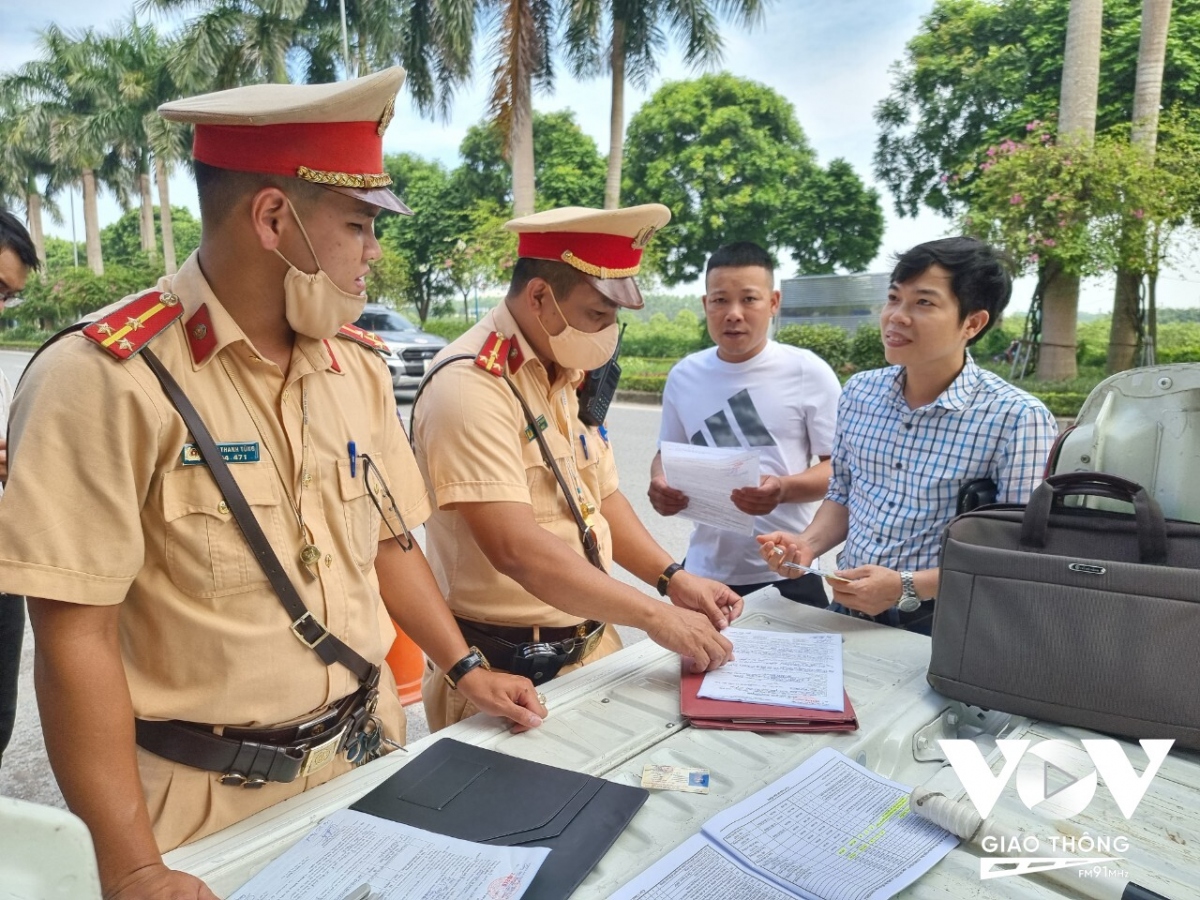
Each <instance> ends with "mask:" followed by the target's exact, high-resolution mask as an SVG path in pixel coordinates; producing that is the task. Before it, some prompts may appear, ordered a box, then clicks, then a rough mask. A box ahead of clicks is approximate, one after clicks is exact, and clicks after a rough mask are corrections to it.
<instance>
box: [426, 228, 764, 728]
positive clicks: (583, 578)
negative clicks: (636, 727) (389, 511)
mask: <svg viewBox="0 0 1200 900" xmlns="http://www.w3.org/2000/svg"><path fill="white" fill-rule="evenodd" d="M669 219H670V211H669V210H668V209H667V208H666V207H665V206H662V205H660V204H648V205H645V206H638V207H632V208H629V209H621V210H607V211H606V210H595V209H584V208H579V207H572V208H566V209H556V210H549V211H547V212H542V213H537V214H535V215H532V216H526V217H524V218H521V219H514V220H513V221H511V222H509V223H507V225H506V226H505V227H506V228H507V229H509V230H510V231H515V232H517V234H518V236H519V237H518V241H519V244H518V254H517V255H518V257H519V258H518V261H517V264H516V267H515V269H514V272H513V277H512V283H511V286H510V287H509V291H508V295H507V297H506V298H505V301H504V302H503V303H502V304H501V305H500V306H498V307H497V308H496V309H494V310H493V311H492V312H490V313H489V314H488V315H487V316H485V317H484V318H483V319H482V320H481V321H480V322H479V323H478V324H477V325H476V326H475V327H473V328H472V329H470V330H469V331H468V332H467V333H466V334H464V335H463V336H462V337H461V338H459V339H458V340H456V341H455V342H454V343H452V344H451V345H450V346H449V347H447V348H446V349H444V350H443V351H442V352H441V353H440V354H439V355H438V357H437V359H436V360H435V368H434V369H431V370H430V373H429V374H428V375H427V376H426V381H425V383H424V384H423V389H422V392H421V394H419V395H418V398H417V401H416V402H415V403H414V408H413V426H412V427H413V436H414V440H415V445H416V450H417V464H418V465H419V466H420V468H421V472H422V474H423V475H424V476H425V483H426V486H427V487H428V488H429V489H430V491H431V492H432V495H433V497H434V500H435V505H436V509H435V511H434V512H433V515H432V517H431V518H430V521H429V526H428V532H427V534H428V543H427V545H428V548H429V561H430V565H431V566H432V567H433V571H434V574H435V575H436V576H437V580H438V585H439V586H440V587H441V589H442V591H443V592H444V593H445V595H446V598H447V602H448V603H449V605H450V609H451V610H452V611H453V613H454V616H455V618H456V619H457V620H458V624H459V627H460V628H461V629H462V633H463V636H464V637H465V639H466V641H467V643H468V644H470V645H471V649H472V652H473V653H477V654H478V664H481V665H482V664H484V663H485V662H486V664H488V665H490V666H491V667H492V668H493V669H500V670H504V671H507V672H517V673H520V674H522V675H526V676H528V677H529V678H531V679H532V680H533V681H534V683H535V684H541V683H544V682H545V681H548V680H549V679H551V678H553V677H554V676H555V675H557V674H559V673H561V672H565V671H569V670H570V669H571V668H573V667H575V666H578V665H586V664H588V663H590V662H593V661H594V660H596V659H599V658H600V657H602V656H604V655H606V654H608V653H611V652H613V651H614V650H617V649H619V647H620V639H619V638H618V636H617V634H616V630H615V629H614V628H612V627H611V626H612V625H613V624H622V625H633V626H636V627H638V628H641V629H643V630H644V631H646V632H647V633H648V634H649V636H650V637H651V639H653V640H654V641H656V642H657V643H659V644H661V645H662V646H664V647H667V648H669V649H671V650H674V651H676V652H678V653H681V654H683V655H685V656H687V657H689V658H690V659H691V660H692V665H693V667H694V668H695V669H696V670H697V671H703V670H706V669H713V668H716V667H717V666H720V665H722V664H723V663H724V662H725V661H726V660H727V659H728V658H729V654H730V652H731V649H732V647H731V645H730V643H729V641H728V640H726V639H725V638H724V637H723V636H722V635H721V634H720V631H719V629H721V628H724V627H725V626H726V625H727V624H728V623H729V622H731V621H732V620H733V619H734V618H735V617H736V616H737V615H738V614H739V612H740V611H741V598H740V597H738V596H737V594H735V593H734V592H733V591H731V590H729V588H727V587H726V586H724V585H722V584H718V583H717V582H714V581H710V580H708V579H702V578H697V577H695V576H693V575H691V574H689V573H688V572H686V571H683V570H682V569H681V568H680V567H679V565H678V564H676V563H675V562H674V561H673V560H672V559H671V557H670V555H669V554H668V553H667V552H666V551H665V550H663V549H662V548H661V547H660V546H659V545H658V544H657V543H656V542H655V541H654V539H653V538H652V537H651V536H650V534H649V532H647V531H646V528H645V527H644V526H643V525H642V523H641V521H640V520H639V519H638V517H637V514H636V513H635V512H634V511H633V508H632V507H631V506H630V505H629V501H628V500H626V498H625V497H624V495H622V493H621V491H620V489H619V487H618V480H617V470H616V466H615V465H614V463H613V456H612V451H611V449H610V447H609V439H608V435H607V432H605V430H604V429H603V427H602V426H601V427H596V426H589V425H586V424H584V422H583V421H581V419H580V418H579V401H578V398H577V395H576V388H577V387H579V385H580V383H581V381H582V379H583V377H584V374H585V370H592V369H596V368H598V367H600V366H602V365H603V364H604V363H605V362H606V361H607V360H608V359H609V358H611V357H612V355H613V353H614V351H615V349H616V344H617V337H618V334H617V328H618V325H617V324H616V321H617V311H618V310H619V309H621V308H623V307H624V308H629V309H639V308H641V306H642V296H641V293H640V292H639V290H638V287H637V284H636V283H635V282H634V280H633V277H632V276H633V275H634V274H636V272H637V271H638V267H639V265H640V261H641V256H642V250H643V249H644V247H645V246H646V244H647V242H648V241H649V240H650V238H651V237H652V236H653V234H654V232H655V231H656V230H658V229H659V228H662V227H663V226H664V225H666V224H667V222H668V221H669ZM614 561H615V562H617V563H619V564H620V565H621V566H623V567H624V568H625V569H626V570H627V571H629V572H632V573H633V574H634V575H636V576H638V577H639V578H641V579H642V580H644V581H645V582H647V583H648V584H650V585H653V586H655V587H657V588H658V591H659V593H661V594H663V595H664V596H666V597H669V598H670V600H671V601H672V603H663V602H657V601H655V600H652V599H651V598H649V597H647V596H646V595H645V594H643V593H641V592H640V591H638V590H636V589H634V588H632V587H630V586H628V585H626V584H623V583H622V582H620V581H618V580H617V579H615V578H613V577H611V575H610V574H609V573H610V572H611V571H612V564H613V562H614ZM447 674H448V676H449V677H447ZM455 677H456V673H455V672H450V673H446V672H445V671H444V670H443V669H442V668H441V667H440V666H439V665H438V664H437V661H436V660H432V659H431V660H430V661H429V662H428V663H427V665H426V673H425V678H424V680H423V684H422V688H423V690H422V694H423V697H424V700H425V711H426V715H427V717H428V719H429V724H430V727H431V728H435V729H436V728H442V727H445V726H447V725H450V724H453V723H454V722H457V721H459V720H460V719H462V718H465V717H466V716H469V715H471V714H472V713H473V712H475V707H474V704H473V702H472V700H471V698H470V697H466V696H463V695H462V693H461V692H460V691H455V690H454V689H453V682H454V680H455Z"/></svg>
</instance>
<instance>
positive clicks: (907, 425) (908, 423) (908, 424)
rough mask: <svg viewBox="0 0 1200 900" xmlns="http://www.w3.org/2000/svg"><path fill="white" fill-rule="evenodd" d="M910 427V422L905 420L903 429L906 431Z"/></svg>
mask: <svg viewBox="0 0 1200 900" xmlns="http://www.w3.org/2000/svg"><path fill="white" fill-rule="evenodd" d="M910 428H912V422H905V423H904V430H905V431H908V430H909V429H910Z"/></svg>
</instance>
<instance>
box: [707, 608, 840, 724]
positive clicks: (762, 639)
mask: <svg viewBox="0 0 1200 900" xmlns="http://www.w3.org/2000/svg"><path fill="white" fill-rule="evenodd" d="M721 633H722V634H723V635H725V637H727V638H729V640H730V642H731V643H732V644H733V656H734V659H733V662H730V663H726V664H725V665H723V666H722V667H721V668H719V669H716V670H714V671H712V672H708V673H707V674H706V675H705V676H704V679H703V680H702V681H701V682H700V690H699V691H698V692H697V693H698V695H699V696H701V697H707V698H709V699H712V700H736V701H738V702H741V703H766V704H769V705H771V706H789V707H793V708H796V709H825V710H833V711H835V712H845V711H846V694H845V689H844V682H843V678H842V636H841V635H840V634H797V633H794V632H784V631H752V630H751V629H748V628H726V629H725V630H724V631H722V632H721Z"/></svg>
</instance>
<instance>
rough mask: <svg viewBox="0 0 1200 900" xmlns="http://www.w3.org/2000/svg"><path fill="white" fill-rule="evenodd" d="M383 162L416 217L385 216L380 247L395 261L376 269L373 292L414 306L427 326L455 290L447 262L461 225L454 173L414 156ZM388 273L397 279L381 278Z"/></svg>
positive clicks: (387, 157)
mask: <svg viewBox="0 0 1200 900" xmlns="http://www.w3.org/2000/svg"><path fill="white" fill-rule="evenodd" d="M383 162H384V167H385V168H386V170H387V173H388V174H389V175H391V176H392V189H393V190H394V191H395V192H396V193H397V194H399V195H400V196H401V197H403V198H404V200H405V202H406V203H407V204H408V206H409V207H410V208H411V209H412V211H413V214H412V215H411V216H396V215H385V216H382V217H381V218H380V224H379V225H378V226H377V227H378V228H379V232H380V234H379V243H380V245H381V246H382V247H383V250H384V254H385V259H387V257H388V256H389V255H390V256H393V257H394V259H389V260H387V261H386V262H384V261H383V260H381V262H384V265H383V266H377V267H376V270H377V277H373V278H372V280H371V281H372V290H373V291H374V292H375V293H376V294H377V296H379V297H380V299H384V300H390V301H392V302H393V303H395V304H397V305H400V304H407V305H410V306H412V307H413V309H415V310H416V312H417V316H418V318H420V320H421V321H422V322H424V321H425V320H426V319H427V318H428V317H429V314H430V311H431V310H432V309H433V308H434V306H435V304H437V303H438V302H439V301H442V300H443V299H444V298H446V297H448V296H449V295H450V294H451V291H452V290H453V288H452V286H451V284H450V281H449V279H448V278H447V276H446V267H445V265H444V261H445V259H446V252H447V247H448V246H449V245H450V241H451V240H453V239H454V238H455V237H456V236H457V234H458V231H457V229H458V227H459V225H460V224H461V222H460V221H459V216H457V215H455V212H454V211H455V210H456V209H457V208H458V207H456V205H455V204H454V203H453V202H452V189H451V180H450V174H449V172H447V171H446V168H445V166H443V165H442V164H441V163H438V162H433V161H431V160H427V159H422V158H421V157H419V156H416V155H414V154H412V153H399V154H395V155H389V156H386V157H384V161H383ZM389 269H393V271H389ZM388 275H391V276H393V277H391V278H388V277H379V276H388Z"/></svg>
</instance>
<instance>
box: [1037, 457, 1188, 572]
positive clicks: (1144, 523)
mask: <svg viewBox="0 0 1200 900" xmlns="http://www.w3.org/2000/svg"><path fill="white" fill-rule="evenodd" d="M1070 496H1087V497H1104V498H1106V499H1109V500H1119V501H1122V502H1125V503H1131V504H1133V514H1134V518H1135V519H1136V521H1137V538H1138V561H1139V562H1141V563H1144V564H1146V565H1156V566H1157V565H1164V564H1165V563H1166V561H1167V523H1166V519H1164V518H1163V512H1162V507H1160V506H1159V505H1158V501H1156V500H1155V499H1154V498H1153V497H1151V496H1150V495H1149V494H1147V493H1146V489H1145V488H1144V487H1142V486H1141V485H1140V484H1137V483H1136V482H1133V481H1129V480H1128V479H1125V478H1121V477H1119V476H1117V475H1110V474H1109V473H1107V472H1063V473H1061V474H1059V475H1051V476H1050V477H1049V478H1047V479H1046V480H1045V481H1043V482H1042V483H1041V484H1039V485H1038V486H1037V488H1036V489H1035V490H1034V492H1033V495H1032V496H1031V497H1030V498H1029V503H1028V505H1027V506H1026V507H1025V515H1024V517H1023V518H1022V520H1021V546H1022V547H1034V548H1044V547H1045V546H1046V534H1047V532H1048V531H1049V530H1050V512H1051V510H1052V509H1053V508H1054V506H1055V503H1056V502H1057V503H1058V504H1059V505H1061V503H1062V500H1063V498H1065V497H1070Z"/></svg>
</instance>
